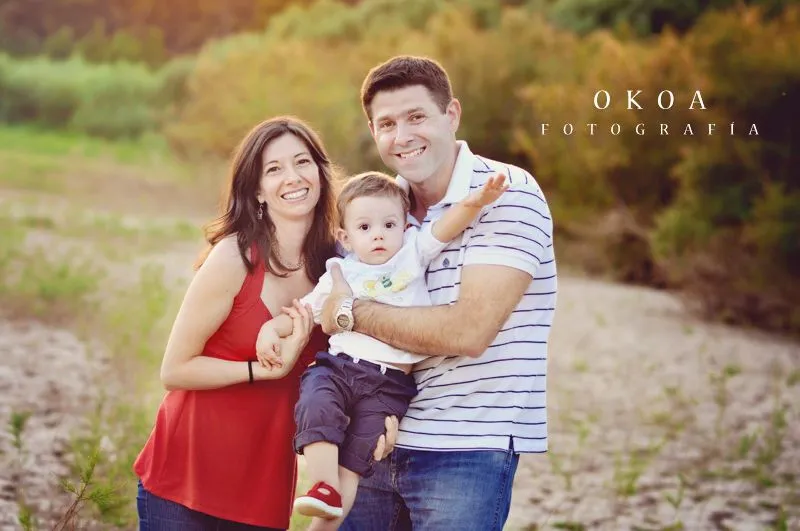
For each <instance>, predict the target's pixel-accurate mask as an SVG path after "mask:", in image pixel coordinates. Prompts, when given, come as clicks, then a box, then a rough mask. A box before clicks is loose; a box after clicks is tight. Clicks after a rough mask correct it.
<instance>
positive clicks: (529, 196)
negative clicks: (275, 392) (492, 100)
mask: <svg viewBox="0 0 800 531" xmlns="http://www.w3.org/2000/svg"><path fill="white" fill-rule="evenodd" d="M552 234H553V224H552V220H551V218H550V211H549V209H548V207H547V203H546V202H545V200H544V197H543V196H542V195H541V190H540V189H539V188H538V186H537V185H536V184H535V181H533V179H532V178H530V179H526V182H525V183H516V185H514V184H512V186H511V188H510V189H509V190H508V191H506V192H505V193H504V194H503V195H502V197H501V198H500V200H499V201H498V202H497V203H496V204H495V205H493V206H492V207H491V209H490V210H488V211H487V212H486V213H485V214H483V215H482V216H481V219H480V221H479V222H478V224H477V225H476V226H475V229H474V231H473V233H472V234H471V237H470V238H469V240H468V241H467V243H466V246H467V247H466V251H465V257H464V266H463V268H462V271H461V279H460V282H461V284H460V289H459V295H458V300H457V301H456V302H455V303H453V304H450V305H443V306H434V307H415V308H398V307H390V306H384V305H381V304H379V303H375V302H372V301H363V300H360V299H359V300H356V301H355V305H354V308H353V316H354V321H355V330H356V331H357V332H361V333H363V334H366V335H370V336H373V337H375V338H376V339H379V340H381V341H383V342H385V343H388V344H390V345H392V346H394V347H397V348H400V349H403V350H408V351H410V352H419V353H420V354H425V355H433V356H436V355H438V356H442V355H445V356H446V355H454V354H457V355H465V356H473V357H477V356H480V355H481V354H482V353H483V352H484V351H485V350H486V348H487V347H488V346H489V345H491V343H492V342H493V341H494V339H495V337H496V336H497V334H498V332H499V331H500V329H501V327H502V325H503V323H504V322H505V321H506V320H508V317H509V315H510V314H511V312H512V311H514V308H515V307H516V306H517V305H518V304H519V302H520V300H521V299H522V297H523V295H524V294H525V291H526V289H527V288H528V286H530V285H531V282H532V280H533V277H534V275H535V274H536V271H537V270H538V268H539V266H540V264H541V263H542V261H543V260H545V255H547V254H552ZM331 273H332V276H333V287H332V289H331V296H330V297H329V298H328V301H327V302H326V304H325V307H324V310H323V312H322V319H321V322H322V326H323V330H324V331H325V332H326V333H329V334H331V333H336V332H337V327H336V323H335V319H334V316H335V314H336V311H337V309H338V308H339V306H340V304H341V301H342V299H343V298H344V297H347V296H352V291H351V290H350V288H349V286H348V285H347V283H346V282H345V281H344V279H343V277H342V276H341V274H340V272H338V271H335V270H334V271H331Z"/></svg>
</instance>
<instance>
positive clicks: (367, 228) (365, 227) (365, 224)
mask: <svg viewBox="0 0 800 531" xmlns="http://www.w3.org/2000/svg"><path fill="white" fill-rule="evenodd" d="M358 230H364V231H366V230H369V225H368V224H367V223H362V224H361V225H359V226H358Z"/></svg>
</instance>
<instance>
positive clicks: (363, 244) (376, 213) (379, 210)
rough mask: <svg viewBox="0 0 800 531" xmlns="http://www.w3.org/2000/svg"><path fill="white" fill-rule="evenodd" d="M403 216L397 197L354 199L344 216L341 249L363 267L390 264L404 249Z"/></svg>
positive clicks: (404, 219) (400, 203) (401, 205)
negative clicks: (342, 247)
mask: <svg viewBox="0 0 800 531" xmlns="http://www.w3.org/2000/svg"><path fill="white" fill-rule="evenodd" d="M405 228H406V216H405V213H404V212H403V204H402V202H401V201H400V199H399V198H396V197H357V198H355V199H353V200H352V201H351V202H350V204H349V205H347V210H346V211H345V215H344V231H343V234H342V235H341V239H342V244H343V245H344V247H345V248H346V249H347V250H348V251H350V252H353V253H355V254H356V256H358V259H359V260H361V261H362V262H364V263H365V264H370V265H378V264H384V263H386V262H388V261H389V259H390V258H391V257H393V256H394V255H395V254H397V251H399V250H400V248H401V247H402V246H403V233H404V232H405Z"/></svg>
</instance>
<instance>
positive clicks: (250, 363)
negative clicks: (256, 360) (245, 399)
mask: <svg viewBox="0 0 800 531" xmlns="http://www.w3.org/2000/svg"><path fill="white" fill-rule="evenodd" d="M247 372H248V373H249V374H250V381H249V382H248V383H253V360H248V361H247Z"/></svg>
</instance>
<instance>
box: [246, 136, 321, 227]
mask: <svg viewBox="0 0 800 531" xmlns="http://www.w3.org/2000/svg"><path fill="white" fill-rule="evenodd" d="M261 162H262V168H263V169H262V173H261V183H260V187H259V191H258V194H257V198H258V201H259V203H266V204H267V213H268V215H269V216H271V217H272V218H273V219H275V218H283V219H297V218H303V217H308V216H313V214H314V207H315V206H316V205H317V201H319V196H320V178H319V167H318V166H317V164H316V163H315V162H314V159H313V157H312V156H311V152H310V151H309V149H308V146H307V145H306V144H305V142H303V141H302V140H300V139H299V138H298V137H296V136H295V135H293V134H290V133H286V134H284V135H283V136H280V137H278V138H276V139H275V140H273V141H272V142H270V143H269V144H267V146H266V147H265V148H264V151H263V153H262V154H261Z"/></svg>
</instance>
